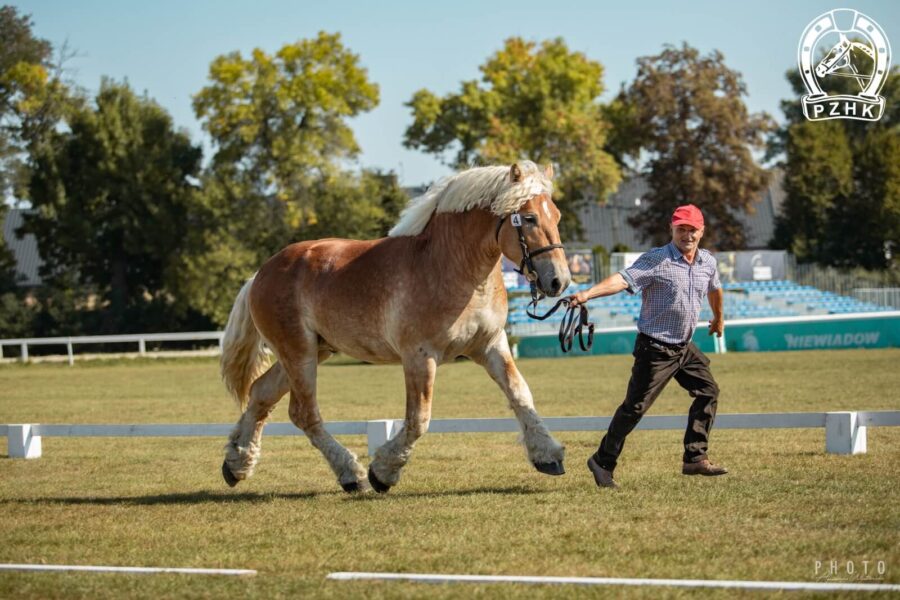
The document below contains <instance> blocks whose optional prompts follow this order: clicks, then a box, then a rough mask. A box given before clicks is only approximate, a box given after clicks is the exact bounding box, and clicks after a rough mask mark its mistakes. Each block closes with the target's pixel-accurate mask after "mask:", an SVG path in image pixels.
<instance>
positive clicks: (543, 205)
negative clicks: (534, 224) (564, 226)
mask: <svg viewBox="0 0 900 600" xmlns="http://www.w3.org/2000/svg"><path fill="white" fill-rule="evenodd" d="M541 208H543V209H544V214H545V215H547V218H548V219H551V220H552V219H553V215H551V214H550V205H548V204H547V201H546V200H542V201H541Z"/></svg>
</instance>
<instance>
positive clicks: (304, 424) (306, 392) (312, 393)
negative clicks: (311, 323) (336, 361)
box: [288, 349, 368, 493]
mask: <svg viewBox="0 0 900 600" xmlns="http://www.w3.org/2000/svg"><path fill="white" fill-rule="evenodd" d="M331 354H332V353H331V352H330V351H328V350H324V349H320V350H318V353H317V360H307V361H296V362H293V363H292V367H291V369H290V370H291V373H290V379H291V404H290V407H289V408H288V415H289V416H290V418H291V421H292V422H293V423H294V425H296V426H297V427H299V428H300V429H302V430H303V433H305V434H306V437H308V438H309V441H310V443H311V444H312V445H313V446H314V447H315V448H316V449H317V450H318V451H319V452H321V453H322V455H323V456H324V457H325V460H326V461H327V462H328V465H329V466H330V467H331V470H332V471H333V472H334V474H335V475H336V476H337V480H338V483H339V484H340V486H341V488H343V490H344V491H345V492H349V493H353V492H362V491H366V490H367V489H368V483H367V482H366V471H365V469H363V467H362V465H361V464H360V463H359V460H358V459H357V457H356V455H355V454H353V453H352V452H350V451H349V450H348V449H347V448H345V447H344V446H342V445H341V444H340V443H339V442H338V441H337V440H335V439H334V437H333V436H332V435H331V434H330V433H328V432H327V431H326V430H325V424H324V422H323V421H322V416H321V415H320V414H319V406H318V403H317V402H316V363H317V362H322V361H324V360H326V359H327V358H328V357H329V356H331Z"/></svg>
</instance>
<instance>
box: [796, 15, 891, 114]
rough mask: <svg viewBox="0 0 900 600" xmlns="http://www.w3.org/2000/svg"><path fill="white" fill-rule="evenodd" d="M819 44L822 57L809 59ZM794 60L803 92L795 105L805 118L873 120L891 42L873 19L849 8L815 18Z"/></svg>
mask: <svg viewBox="0 0 900 600" xmlns="http://www.w3.org/2000/svg"><path fill="white" fill-rule="evenodd" d="M820 48H821V50H822V51H824V56H822V54H821V51H820V56H822V58H821V59H819V61H818V62H815V59H814V56H815V55H816V51H817V50H818V49H820ZM797 62H798V63H799V64H800V75H801V76H802V77H803V83H804V85H805V86H806V89H807V91H809V95H807V96H803V99H802V101H801V104H802V105H803V114H804V115H806V118H807V119H809V120H810V121H824V120H827V119H857V120H860V121H877V120H878V119H880V118H881V115H882V114H884V98H883V97H882V96H879V95H878V92H880V91H881V86H882V85H884V80H885V79H887V76H888V74H889V72H890V66H891V45H890V43H889V42H888V39H887V36H886V35H885V33H884V30H883V29H882V28H881V27H880V26H879V25H878V23H876V22H875V21H874V20H873V19H871V18H869V17H867V16H866V15H864V14H862V13H861V12H858V11H855V10H852V9H849V8H837V9H835V10H832V11H830V12H827V13H825V14H823V15H820V16H818V17H816V18H815V19H814V20H813V22H812V23H810V24H809V25H807V27H806V30H805V31H804V32H803V35H802V36H801V37H800V45H799V46H798V48H797ZM848 92H849V93H848ZM854 92H855V93H854Z"/></svg>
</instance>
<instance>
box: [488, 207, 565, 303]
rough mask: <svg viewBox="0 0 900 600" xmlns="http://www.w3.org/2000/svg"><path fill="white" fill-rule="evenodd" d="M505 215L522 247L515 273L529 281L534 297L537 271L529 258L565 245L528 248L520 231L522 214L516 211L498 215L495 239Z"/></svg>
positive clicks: (498, 234) (498, 236) (498, 235)
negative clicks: (535, 248) (517, 235)
mask: <svg viewBox="0 0 900 600" xmlns="http://www.w3.org/2000/svg"><path fill="white" fill-rule="evenodd" d="M506 217H509V220H510V223H512V225H513V227H515V228H516V231H517V232H518V234H519V247H520V248H521V249H522V262H521V263H519V268H518V269H516V273H519V274H520V275H524V276H525V279H527V280H528V281H529V282H530V283H531V296H532V298H534V297H535V296H536V295H537V294H536V293H535V292H536V287H537V286H536V285H535V283H534V282H535V281H536V280H537V271H536V270H535V268H534V263H533V262H532V260H531V258H532V257H534V256H537V255H538V254H543V253H544V252H550V251H551V250H556V249H557V248H562V249H564V250H565V247H564V246H563V245H562V244H548V245H546V246H541V247H540V248H538V249H537V250H528V243H527V242H526V241H525V233H524V232H523V231H522V215H520V214H519V213H517V212H514V213H509V214H508V215H503V216H502V217H500V220H498V221H497V231H496V232H495V233H494V237H495V238H496V239H497V240H499V239H500V228H501V227H503V222H504V221H505V220H506ZM541 297H543V296H541Z"/></svg>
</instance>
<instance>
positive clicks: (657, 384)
mask: <svg viewBox="0 0 900 600" xmlns="http://www.w3.org/2000/svg"><path fill="white" fill-rule="evenodd" d="M673 377H674V378H675V381H677V382H678V383H679V384H680V385H681V387H683V388H684V389H686V390H687V391H688V393H690V395H691V397H693V398H694V402H693V403H692V404H691V408H690V411H689V412H688V424H687V431H685V434H684V458H683V460H684V462H699V461H701V460H703V459H705V458H706V452H707V447H708V445H709V431H710V429H712V425H713V421H714V420H715V418H716V404H717V401H718V397H719V386H718V385H716V382H715V380H714V379H713V376H712V373H711V372H710V371H709V359H708V358H707V357H706V355H705V354H703V352H701V351H700V349H699V348H697V346H696V345H695V344H694V343H693V342H688V343H687V344H685V345H684V346H672V345H665V344H662V343H660V342H657V341H656V340H653V339H652V338H650V337H648V336H646V335H644V334H643V333H639V334H638V337H637V340H635V343H634V366H633V367H632V368H631V380H630V381H629V382H628V392H627V394H626V396H625V401H624V402H622V405H621V406H620V407H619V408H618V409H616V414H615V415H613V418H612V422H611V423H610V424H609V430H608V431H607V432H606V435H605V436H604V437H603V440H602V441H601V442H600V448H599V449H598V450H597V453H596V454H595V455H594V460H596V461H597V464H599V465H600V466H601V467H603V468H604V469H606V470H608V471H612V470H613V469H615V468H616V461H617V460H618V458H619V455H620V454H621V453H622V448H623V446H624V445H625V437H626V436H627V435H628V434H629V433H631V430H632V429H634V428H635V426H637V424H638V421H640V420H641V417H643V416H644V414H645V413H646V412H647V411H648V410H649V409H650V406H651V405H652V404H653V401H654V400H656V398H657V397H658V396H659V394H660V393H661V392H662V391H663V388H665V387H666V384H667V383H669V380H671V379H672V378H673Z"/></svg>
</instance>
